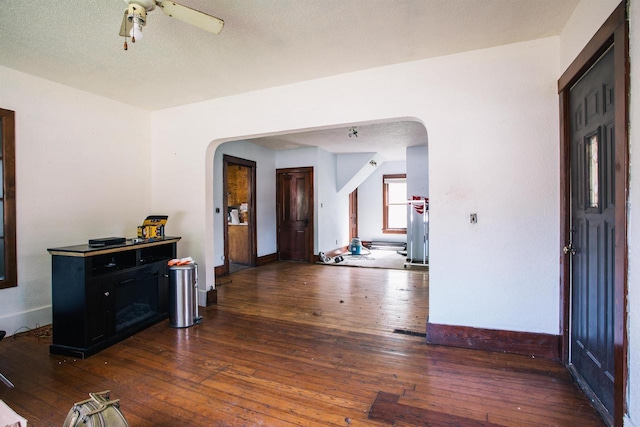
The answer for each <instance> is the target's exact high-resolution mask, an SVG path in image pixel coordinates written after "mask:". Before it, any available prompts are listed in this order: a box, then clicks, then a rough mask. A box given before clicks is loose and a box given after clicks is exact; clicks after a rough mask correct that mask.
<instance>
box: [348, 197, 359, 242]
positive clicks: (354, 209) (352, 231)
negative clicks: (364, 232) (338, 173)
mask: <svg viewBox="0 0 640 427" xmlns="http://www.w3.org/2000/svg"><path fill="white" fill-rule="evenodd" d="M354 237H358V189H357V188H356V189H355V190H353V192H352V193H350V194H349V242H351V240H352V239H353V238H354Z"/></svg>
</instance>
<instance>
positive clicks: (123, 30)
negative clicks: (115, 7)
mask: <svg viewBox="0 0 640 427" xmlns="http://www.w3.org/2000/svg"><path fill="white" fill-rule="evenodd" d="M132 26H133V24H132V23H131V22H129V20H128V19H127V11H126V10H125V11H124V16H123V17H122V24H121V25H120V36H122V37H129V32H130V31H131V27H132Z"/></svg>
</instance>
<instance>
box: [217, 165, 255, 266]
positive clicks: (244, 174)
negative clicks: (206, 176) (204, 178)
mask: <svg viewBox="0 0 640 427" xmlns="http://www.w3.org/2000/svg"><path fill="white" fill-rule="evenodd" d="M222 159H223V160H222V168H223V170H222V177H223V181H222V193H223V197H222V200H223V202H222V205H223V212H224V215H223V218H222V220H223V221H224V228H223V230H224V271H225V272H227V273H228V272H229V262H233V263H235V264H242V265H247V266H255V265H256V260H257V257H258V235H257V226H256V221H257V211H256V162H255V161H253V160H247V159H241V158H239V157H234V156H230V155H227V154H225V155H224V156H223V158H222ZM234 210H235V214H233V215H232V211H234ZM232 217H233V219H232ZM241 229H242V230H241Z"/></svg>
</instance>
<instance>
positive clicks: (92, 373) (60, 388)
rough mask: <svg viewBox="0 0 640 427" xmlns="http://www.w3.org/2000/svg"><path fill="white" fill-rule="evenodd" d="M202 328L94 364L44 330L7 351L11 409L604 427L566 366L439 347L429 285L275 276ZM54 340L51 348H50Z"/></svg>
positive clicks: (230, 300)
mask: <svg viewBox="0 0 640 427" xmlns="http://www.w3.org/2000/svg"><path fill="white" fill-rule="evenodd" d="M219 282H220V285H219V287H218V304H217V305H215V306H210V307H207V308H202V307H201V308H200V314H201V315H202V316H203V318H204V319H203V323H202V324H201V325H197V326H194V327H191V328H187V329H174V328H171V327H170V326H169V325H168V320H167V321H164V322H162V323H159V324H157V325H155V326H153V327H151V328H149V329H147V330H145V331H142V332H140V333H138V334H137V335H135V336H133V337H131V338H129V339H126V340H125V341H123V342H121V343H119V344H116V345H114V346H112V347H110V348H108V349H106V350H104V351H102V352H100V353H98V354H96V355H94V356H91V357H90V358H88V359H86V360H79V359H73V358H69V357H64V356H55V355H50V354H49V350H48V347H49V343H50V339H48V338H47V337H46V334H43V332H46V329H45V330H38V331H36V332H37V333H34V334H24V335H22V334H21V335H18V336H17V337H16V338H15V339H14V338H13V337H9V338H5V339H4V340H2V342H0V372H2V373H4V374H5V375H6V376H7V377H9V379H10V380H11V381H13V383H14V384H15V386H16V387H15V388H14V389H9V388H7V387H5V386H4V385H3V384H1V383H0V399H2V400H4V401H5V402H6V403H7V404H8V405H9V406H11V407H12V408H13V409H14V410H15V411H16V412H18V413H19V414H21V415H22V416H24V417H25V418H27V419H28V421H29V426H60V425H62V422H63V420H64V418H65V416H66V414H67V412H68V410H69V409H70V407H71V406H72V405H73V403H74V402H76V401H80V400H84V399H86V398H87V397H88V396H87V395H88V393H89V392H95V391H102V390H107V389H108V390H111V394H112V398H119V399H121V409H122V411H123V413H124V414H125V416H126V418H127V420H128V421H129V423H130V424H131V425H132V426H191V425H192V426H217V425H228V426H254V425H264V426H283V425H303V426H313V425H318V426H325V425H336V426H350V425H352V426H357V425H372V426H386V425H396V426H409V425H422V426H493V425H501V426H542V425H557V426H602V425H604V424H603V422H602V420H601V418H600V417H599V415H598V414H597V413H596V411H595V410H594V409H593V408H592V406H591V404H590V402H589V401H588V399H587V398H586V397H585V396H584V395H583V394H582V393H581V392H580V391H579V389H578V387H577V386H576V385H575V384H574V382H573V381H572V378H571V376H570V375H569V374H568V373H567V371H566V370H565V368H564V367H563V366H561V365H559V364H558V363H555V362H553V361H549V360H543V359H532V358H530V357H524V356H516V355H508V354H499V353H490V352H485V351H481V350H468V349H456V348H448V347H438V346H428V345H426V344H425V340H424V338H423V337H421V336H416V335H412V334H409V333H404V334H403V333H394V330H401V331H405V332H417V333H423V332H424V331H425V323H426V318H427V315H428V272H425V271H402V270H381V269H363V268H350V267H328V266H322V265H310V264H298V263H273V264H268V265H266V266H263V267H259V268H251V269H247V270H243V271H240V272H238V273H235V274H233V275H231V276H228V277H223V278H221V279H220V280H219ZM42 335H44V336H42Z"/></svg>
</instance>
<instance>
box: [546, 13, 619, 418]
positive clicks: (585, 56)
mask: <svg viewBox="0 0 640 427" xmlns="http://www.w3.org/2000/svg"><path fill="white" fill-rule="evenodd" d="M625 4H626V1H623V2H622V3H620V5H618V7H617V8H616V9H615V10H614V12H613V13H612V14H611V16H609V18H607V20H606V21H605V23H604V24H603V25H602V26H601V27H600V29H599V30H598V31H597V32H596V34H595V35H594V36H593V38H592V39H591V40H590V41H589V42H588V43H587V45H586V46H585V47H584V49H583V50H582V52H580V54H579V55H578V56H577V57H576V59H575V60H574V61H573V62H572V63H571V65H569V67H568V68H567V70H566V71H565V72H564V73H563V74H562V76H561V77H560V79H559V80H558V94H559V102H560V108H559V111H560V247H559V248H558V249H559V261H560V330H561V331H562V340H561V355H562V361H563V363H564V364H565V365H568V363H569V333H570V320H569V316H570V304H571V261H570V258H569V257H570V255H566V254H565V253H564V252H563V250H562V249H563V247H564V246H565V245H566V244H567V243H568V242H569V237H570V232H569V228H570V222H571V218H570V216H571V188H570V184H571V180H570V178H571V176H570V173H571V170H570V162H571V157H570V145H571V121H570V116H569V114H570V113H569V90H570V89H571V87H572V86H573V85H574V84H575V83H576V82H577V81H578V80H579V79H580V78H581V77H582V76H583V75H584V74H585V73H586V72H587V71H588V70H589V69H590V68H591V66H593V64H595V63H596V62H597V60H598V59H599V58H600V57H601V56H602V54H604V53H605V52H606V51H607V50H608V49H609V48H610V47H612V46H613V49H614V66H613V67H614V70H613V73H614V82H615V83H614V85H615V88H614V105H615V119H614V121H615V122H614V128H615V138H616V140H615V164H616V168H615V169H616V170H615V177H614V179H615V184H614V185H615V221H616V231H615V248H616V254H615V261H614V268H615V276H614V300H615V302H614V337H613V341H614V365H615V373H614V413H613V414H610V415H611V416H613V420H609V421H612V422H613V425H614V426H620V427H621V426H622V425H623V422H624V415H625V413H626V411H627V407H626V406H627V405H626V404H627V402H626V392H625V391H626V388H627V375H628V368H627V363H628V361H627V352H628V343H627V333H626V332H627V317H626V312H627V195H628V187H629V145H628V144H629V142H628V141H629V135H628V123H629V111H628V93H629V24H628V18H627V10H626V6H625ZM598 409H599V410H600V411H601V412H602V410H603V409H604V408H598ZM604 418H605V420H606V419H607V417H606V416H605V417H604Z"/></svg>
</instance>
